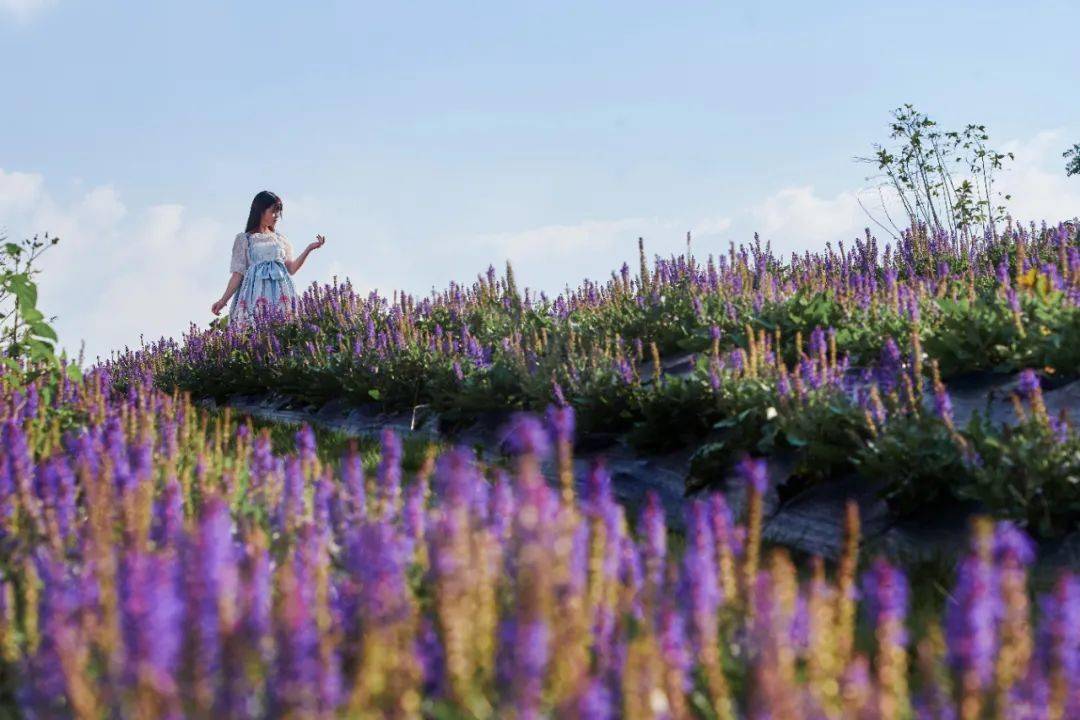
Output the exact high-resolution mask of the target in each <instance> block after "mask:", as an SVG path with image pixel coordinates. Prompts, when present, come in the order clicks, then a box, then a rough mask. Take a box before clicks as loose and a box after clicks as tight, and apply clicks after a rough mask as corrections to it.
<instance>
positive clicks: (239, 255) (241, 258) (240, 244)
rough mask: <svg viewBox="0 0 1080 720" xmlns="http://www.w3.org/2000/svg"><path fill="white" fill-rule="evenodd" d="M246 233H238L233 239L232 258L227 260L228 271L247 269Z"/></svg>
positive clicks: (239, 271) (238, 271)
mask: <svg viewBox="0 0 1080 720" xmlns="http://www.w3.org/2000/svg"><path fill="white" fill-rule="evenodd" d="M247 266H248V257H247V233H240V234H239V235H237V236H236V239H235V240H233V246H232V258H231V259H230V261H229V272H231V273H234V272H237V273H242V272H244V271H245V270H247Z"/></svg>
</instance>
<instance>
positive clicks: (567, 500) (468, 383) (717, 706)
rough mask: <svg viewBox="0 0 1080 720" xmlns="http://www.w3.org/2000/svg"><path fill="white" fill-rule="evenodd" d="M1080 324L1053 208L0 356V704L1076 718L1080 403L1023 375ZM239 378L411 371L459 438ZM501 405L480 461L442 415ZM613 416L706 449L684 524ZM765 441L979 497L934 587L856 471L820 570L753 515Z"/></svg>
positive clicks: (1064, 372) (1079, 694)
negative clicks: (101, 354)
mask: <svg viewBox="0 0 1080 720" xmlns="http://www.w3.org/2000/svg"><path fill="white" fill-rule="evenodd" d="M1078 341H1080V245H1078V243H1077V239H1076V237H1075V236H1072V235H1071V234H1070V231H1069V229H1068V228H1066V227H1056V228H1046V227H1043V228H1035V227H1028V228H1019V227H1010V228H1009V229H1007V230H1005V231H1001V232H1000V234H999V235H997V236H992V235H988V236H985V237H980V238H976V239H960V238H956V237H952V236H949V235H947V234H943V233H928V232H927V231H925V230H924V229H916V230H914V231H912V232H910V233H908V234H907V235H906V236H905V238H904V240H903V241H902V242H901V243H900V245H899V246H897V247H895V248H883V249H879V248H878V246H877V244H876V242H875V241H873V240H872V239H867V240H866V241H865V242H859V243H857V244H856V247H855V248H854V249H844V248H840V249H838V250H836V251H833V250H831V249H827V250H826V251H825V252H823V253H820V254H806V255H803V256H799V257H795V258H792V259H791V260H790V261H782V260H780V259H779V258H776V257H774V256H773V255H772V254H771V253H770V252H769V251H768V249H767V248H762V247H760V246H757V245H755V246H754V247H751V248H744V249H738V250H737V249H734V248H732V249H731V251H730V252H729V253H728V254H727V255H726V256H723V257H719V258H712V257H710V258H709V259H708V260H706V261H705V262H704V263H701V262H699V261H697V260H695V259H694V258H692V257H690V256H689V255H688V256H685V257H677V258H671V259H659V258H657V259H655V261H654V262H649V261H648V260H647V258H646V257H645V255H644V253H642V258H641V265H640V268H639V269H638V271H637V273H636V275H632V274H631V272H630V270H629V269H628V268H624V269H623V271H622V272H619V273H615V274H614V275H613V276H612V278H611V280H610V281H609V282H607V283H605V284H602V285H600V284H592V283H586V284H585V285H584V286H583V287H582V288H580V289H579V290H577V291H575V292H572V293H568V294H566V295H563V296H560V297H557V298H554V299H551V298H547V297H544V296H542V295H541V296H536V297H534V296H532V294H531V293H528V292H525V293H521V292H519V290H518V289H517V287H516V284H515V281H514V278H513V274H512V272H511V271H510V270H509V268H508V271H507V274H506V275H505V276H504V277H503V278H497V277H496V276H495V274H494V272H492V273H490V274H489V275H488V276H487V277H483V278H480V279H479V280H478V282H477V283H476V284H475V285H473V286H472V287H470V288H463V287H458V286H453V287H451V289H450V290H448V291H446V292H445V293H442V294H439V295H435V296H432V297H430V298H425V299H417V298H412V297H409V296H398V297H395V298H394V299H392V300H386V299H383V298H380V297H378V296H374V295H372V296H370V297H366V298H365V297H359V296H357V294H356V293H355V292H354V291H353V290H352V288H351V287H350V286H349V285H348V284H344V285H341V284H335V285H332V286H325V287H318V286H313V287H312V288H311V289H309V290H308V292H307V293H306V294H305V295H304V297H303V298H302V299H301V300H300V301H299V302H298V303H297V304H296V306H295V307H294V308H292V309H291V312H289V313H282V314H276V315H275V314H268V313H263V314H262V315H261V316H260V317H259V319H258V321H257V326H256V327H255V328H253V329H248V330H244V331H236V330H230V329H228V328H227V327H214V328H211V329H209V330H197V329H193V330H192V331H191V332H190V333H189V334H188V335H187V336H186V337H185V338H184V339H183V341H182V342H174V341H165V340H163V341H161V342H158V343H155V344H153V345H152V346H149V347H145V348H142V349H140V350H138V351H134V352H129V353H125V354H124V355H121V356H119V357H116V358H114V359H113V360H112V361H110V362H108V363H105V364H103V365H101V366H98V367H95V368H92V369H91V370H90V371H89V372H88V373H87V374H86V375H85V377H81V378H79V379H75V378H74V376H69V375H68V374H67V373H66V372H64V368H63V367H61V368H60V372H53V373H49V372H45V373H25V372H19V371H16V370H13V369H0V715H4V716H12V717H26V718H68V717H76V718H87V719H89V718H94V719H95V720H96V719H98V718H112V717H122V718H179V717H196V718H231V717H237V718H261V717H275V718H324V717H325V718H330V717H350V718H351V717H357V718H383V717H389V718H414V717H425V718H447V719H450V718H519V719H522V720H525V719H528V718H541V717H553V718H571V719H573V718H580V719H582V720H592V719H600V718H616V717H627V718H655V719H657V720H659V719H662V718H671V719H674V720H680V719H682V718H706V719H711V718H721V719H728V718H741V717H751V718H763V719H764V718H827V719H832V718H868V719H869V718H874V719H876V718H883V719H889V720H891V719H894V718H908V717H924V718H941V719H942V720H944V719H950V720H951V719H953V718H962V719H963V720H975V719H976V718H983V717H994V718H1047V719H1052V720H1064V719H1065V718H1071V717H1078V716H1080V682H1078V681H1077V677H1080V576H1078V575H1077V573H1076V571H1075V569H1074V568H1059V569H1056V570H1053V571H1052V576H1047V577H1042V576H1040V577H1036V576H1035V573H1034V572H1033V571H1032V568H1033V563H1034V562H1035V560H1036V557H1035V554H1036V543H1035V542H1034V539H1040V540H1045V539H1047V538H1053V537H1059V536H1062V535H1064V534H1066V533H1067V532H1069V531H1070V530H1072V529H1073V528H1074V527H1075V524H1076V522H1077V520H1078V518H1080V491H1078V478H1080V434H1078V433H1077V430H1076V429H1075V428H1074V426H1073V425H1072V423H1071V422H1070V420H1069V418H1068V417H1067V414H1065V413H1055V412H1052V408H1051V407H1050V405H1051V403H1049V402H1048V400H1047V397H1048V396H1046V395H1044V390H1047V392H1049V391H1050V389H1051V388H1058V387H1061V386H1062V385H1063V384H1064V383H1068V382H1070V381H1073V380H1075V379H1076V377H1077V374H1078V373H1077V370H1078V367H1080V365H1078V360H1080V342H1078ZM679 368H681V369H679ZM973 373H991V374H992V373H1010V374H1011V375H1010V377H1014V378H1015V382H1014V383H1012V384H1011V385H1009V398H1010V402H1011V407H1012V410H1011V412H1012V413H1013V419H1012V422H1010V423H1001V422H999V421H998V420H996V419H994V418H991V417H990V416H989V415H988V414H980V413H974V414H973V415H972V416H971V417H970V419H967V420H966V422H960V421H959V420H958V419H957V416H956V413H955V411H954V409H953V405H952V400H951V398H950V390H949V383H951V382H955V381H956V380H957V379H958V378H963V377H966V376H970V375H971V374H973ZM257 391H274V392H279V393H284V394H288V395H292V396H294V397H296V398H298V399H302V400H309V401H314V402H320V401H325V400H328V399H341V398H344V399H346V400H349V401H351V402H355V403H368V404H370V403H377V404H379V405H380V406H381V407H386V408H409V407H413V406H415V405H418V404H422V403H426V404H428V405H430V406H432V407H433V408H435V409H437V411H438V412H439V413H440V416H441V418H442V424H443V425H444V426H445V428H446V430H447V434H446V436H445V438H444V443H443V444H441V445H438V446H437V445H434V444H431V445H425V444H423V443H419V444H418V443H416V442H415V440H410V441H409V442H408V443H403V439H402V438H400V437H398V436H397V435H395V434H394V433H393V432H390V431H385V432H383V433H382V436H381V438H380V442H379V448H378V452H377V457H375V456H373V455H372V454H371V453H370V452H366V453H364V454H362V453H361V452H360V450H359V449H358V446H357V445H353V446H351V447H346V448H345V449H344V451H343V452H341V453H340V454H339V453H338V452H337V448H336V446H335V447H334V449H333V450H332V449H331V446H330V444H327V443H323V444H322V445H321V446H320V442H319V441H317V440H316V435H315V433H314V432H313V431H312V429H311V428H309V427H303V428H301V429H300V430H299V431H298V432H296V434H295V437H293V438H289V439H288V441H287V442H284V443H281V442H279V441H280V439H281V438H280V436H281V432H279V431H274V430H272V429H270V428H261V429H260V428H258V427H256V426H255V425H254V424H253V422H252V421H251V419H250V418H242V417H236V416H235V415H234V414H233V413H232V412H231V411H230V410H229V409H228V408H226V409H225V410H224V412H214V411H210V410H208V409H206V408H204V407H202V406H200V405H198V404H196V402H195V399H194V398H195V397H207V396H210V397H218V398H226V397H228V396H229V395H230V394H231V393H241V392H246V393H250V392H257ZM492 411H501V412H504V413H505V419H506V424H505V426H504V427H503V428H502V429H501V430H500V432H499V433H498V436H499V447H498V448H497V449H496V450H497V451H496V452H495V453H493V454H486V455H483V456H480V455H477V453H475V452H474V451H473V450H469V449H465V448H461V447H453V443H452V439H453V433H452V430H453V428H454V426H455V425H457V424H461V423H467V422H468V421H469V420H470V419H471V418H474V417H476V416H477V415H480V414H482V413H490V412H492ZM523 411H532V412H523ZM603 433H610V434H616V433H617V434H622V435H624V436H625V437H627V438H629V439H630V441H631V442H633V443H634V444H635V445H636V446H638V447H639V448H641V449H642V450H643V451H650V450H655V449H660V448H666V447H672V446H678V445H681V444H686V443H694V444H695V446H697V447H698V451H697V454H696V455H695V461H694V465H693V472H692V475H691V477H690V478H689V479H688V483H689V489H690V490H693V491H695V492H696V494H694V495H692V497H690V498H689V499H688V500H687V501H686V503H685V507H684V512H685V518H686V523H685V528H686V529H685V532H682V533H676V532H672V531H669V529H668V528H667V527H666V520H665V514H664V511H663V509H662V508H661V504H660V500H659V498H658V497H657V496H656V495H649V496H648V497H647V500H646V502H645V503H644V506H643V508H642V510H641V511H640V513H638V512H634V513H628V512H627V511H626V510H625V509H624V507H623V506H622V505H621V504H619V503H618V502H616V500H615V498H614V495H613V490H612V478H611V477H610V474H609V472H608V470H607V469H606V467H605V465H604V464H603V463H602V462H595V463H594V464H592V466H591V468H590V469H589V470H588V471H587V473H585V475H584V476H582V477H575V470H574V463H573V459H574V455H575V443H576V442H577V443H580V441H581V439H582V438H583V437H589V436H591V435H598V434H603ZM778 458H785V459H786V460H787V462H788V465H787V467H790V468H791V470H790V472H789V474H788V476H786V477H785V478H783V480H782V482H783V483H784V484H785V485H800V484H801V485H808V484H813V483H827V482H830V480H832V479H833V478H835V477H837V476H839V475H841V474H844V473H856V474H862V475H863V476H864V477H874V478H879V479H881V480H883V481H884V485H883V487H885V492H886V495H887V497H888V499H889V502H890V503H892V504H893V507H894V508H895V509H896V511H897V512H903V511H904V508H906V507H909V506H910V505H912V504H917V503H928V502H931V501H932V500H934V499H935V498H938V497H944V496H950V497H953V498H958V499H964V500H968V501H975V502H978V503H979V506H980V507H981V508H982V509H983V514H981V515H980V516H978V517H976V518H975V519H974V521H973V522H972V524H971V529H970V542H969V545H968V547H967V548H966V550H965V551H964V552H963V553H962V556H961V557H960V558H959V560H958V561H957V562H956V563H955V564H952V565H950V567H949V568H948V570H947V572H946V573H945V574H943V575H941V576H939V577H937V578H935V579H933V581H932V582H927V581H925V580H924V579H923V578H921V577H919V576H917V575H910V577H909V573H912V572H915V571H914V570H912V569H911V568H905V567H903V566H902V565H901V564H899V562H898V561H896V560H895V559H889V558H886V557H881V556H876V555H873V556H872V555H870V554H868V553H867V552H866V551H865V549H863V547H862V545H863V543H862V535H861V529H860V521H861V518H860V516H859V511H858V505H857V504H856V503H854V502H849V503H848V505H847V511H846V517H845V518H844V522H843V526H844V537H843V540H844V542H843V551H842V553H841V554H840V557H839V559H838V560H837V561H836V562H835V563H826V562H825V561H823V560H821V559H817V558H812V559H808V560H807V561H806V562H805V563H804V562H803V560H802V558H800V557H798V556H793V555H792V554H791V553H790V552H789V551H787V550H785V549H784V548H781V547H770V546H768V545H767V544H766V543H764V542H763V539H762V531H763V521H764V515H765V511H764V505H765V498H766V496H767V495H768V493H769V492H770V491H771V489H770V488H769V487H768V485H769V482H770V480H769V477H770V473H769V472H768V468H769V467H770V466H771V465H770V464H771V463H775V462H776V461H777V459H778ZM547 468H551V469H552V471H551V472H550V473H549V474H548V476H545V474H544V472H545V470H546V469H547ZM721 489H723V490H724V492H721V491H720V490H721ZM729 491H736V492H738V493H739V494H740V498H745V500H742V499H740V502H738V503H735V502H734V501H733V502H731V503H730V504H729V502H728V500H727V499H726V496H725V493H727V495H729V496H731V492H729ZM732 497H733V496H732ZM734 507H739V508H741V509H740V511H739V512H737V513H736V512H734V511H733V509H732V508H734ZM924 584H927V585H929V587H923V585H924Z"/></svg>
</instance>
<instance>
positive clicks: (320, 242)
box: [308, 235, 326, 250]
mask: <svg viewBox="0 0 1080 720" xmlns="http://www.w3.org/2000/svg"><path fill="white" fill-rule="evenodd" d="M325 244H326V238H325V237H323V236H322V235H316V236H315V242H313V243H311V244H310V245H308V250H318V249H319V248H321V247H322V246H323V245H325Z"/></svg>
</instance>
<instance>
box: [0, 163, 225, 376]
mask: <svg viewBox="0 0 1080 720" xmlns="http://www.w3.org/2000/svg"><path fill="white" fill-rule="evenodd" d="M0 208H2V209H3V210H4V217H5V218H6V222H7V234H8V236H9V238H10V239H20V238H22V237H26V236H28V235H33V234H40V233H43V232H46V231H47V232H48V233H49V234H50V235H52V236H56V237H59V238H60V243H59V244H58V245H56V246H55V247H52V248H50V249H49V250H48V251H47V252H46V253H45V255H44V256H43V257H42V261H41V268H42V271H43V272H42V274H41V275H40V276H39V277H38V285H39V288H40V297H39V302H38V306H39V307H40V309H41V310H42V312H44V313H45V314H46V315H50V316H51V315H56V316H57V318H56V323H55V327H56V329H57V332H58V334H59V336H60V341H61V345H62V346H63V347H65V348H66V349H67V350H68V352H69V354H71V355H75V354H77V353H78V350H79V346H80V342H81V341H85V343H86V357H87V360H88V361H92V360H93V359H94V358H95V357H97V356H101V357H107V356H108V355H109V353H110V351H112V350H118V349H121V348H123V347H124V346H125V345H127V346H130V347H136V346H137V345H138V344H139V337H140V335H143V334H145V336H146V339H147V340H153V339H157V338H158V337H161V336H163V335H164V336H178V335H179V334H181V333H182V332H183V331H184V330H186V329H187V327H188V323H189V321H191V320H192V319H196V320H198V321H200V322H202V323H205V322H207V320H208V319H209V317H210V315H209V306H210V303H211V302H213V300H214V299H216V298H217V297H218V296H219V295H220V294H221V291H222V290H223V289H224V287H225V280H226V277H227V272H226V263H227V261H228V253H229V250H230V249H231V242H232V237H233V235H232V234H231V233H230V232H227V231H225V230H224V229H223V226H222V224H220V223H218V222H216V221H213V220H209V219H205V218H190V217H189V216H188V213H187V212H186V210H185V209H184V208H183V207H182V206H180V205H173V204H159V205H153V206H150V207H146V208H141V209H139V210H137V211H134V212H132V211H129V210H128V208H127V207H126V206H125V205H124V203H123V201H122V200H121V198H120V196H119V193H118V192H117V191H116V190H115V188H113V187H112V186H109V185H101V186H98V187H94V188H92V189H90V190H89V191H88V192H86V193H84V194H83V195H82V196H80V197H78V198H76V199H74V200H72V201H70V202H60V201H57V200H56V199H55V198H54V197H53V196H52V195H51V194H50V193H49V192H47V191H46V189H45V186H44V183H43V181H42V178H41V176H40V175H29V174H26V173H14V172H7V173H6V172H4V171H3V170H0Z"/></svg>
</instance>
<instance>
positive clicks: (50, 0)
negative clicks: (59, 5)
mask: <svg viewBox="0 0 1080 720" xmlns="http://www.w3.org/2000/svg"><path fill="white" fill-rule="evenodd" d="M54 3H55V0H0V15H6V16H8V17H10V18H13V19H15V20H17V21H19V22H26V21H27V20H30V18H32V17H34V16H36V15H37V14H38V13H40V12H41V11H42V10H44V9H45V8H47V7H49V6H50V5H53V4H54Z"/></svg>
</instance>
